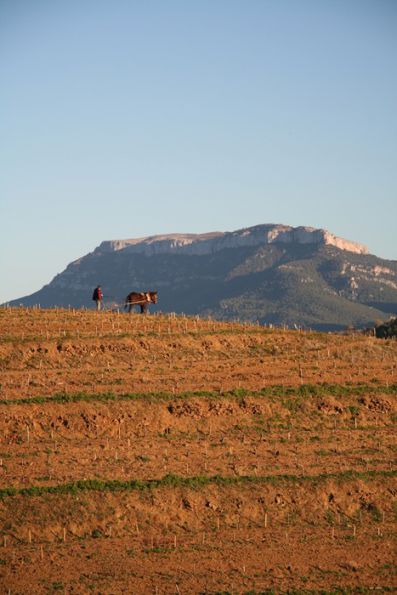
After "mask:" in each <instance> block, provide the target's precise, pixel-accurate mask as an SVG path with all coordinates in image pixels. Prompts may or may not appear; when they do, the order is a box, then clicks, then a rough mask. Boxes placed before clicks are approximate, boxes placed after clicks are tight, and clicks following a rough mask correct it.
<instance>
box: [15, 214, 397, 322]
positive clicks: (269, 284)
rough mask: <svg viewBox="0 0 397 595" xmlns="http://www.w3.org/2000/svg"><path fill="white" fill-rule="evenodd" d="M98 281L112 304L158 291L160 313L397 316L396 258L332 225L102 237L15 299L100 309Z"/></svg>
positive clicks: (285, 318) (287, 318)
mask: <svg viewBox="0 0 397 595" xmlns="http://www.w3.org/2000/svg"><path fill="white" fill-rule="evenodd" d="M259 240H261V241H259ZM342 246H344V248H342ZM348 248H349V249H348ZM98 283H99V284H101V285H102V288H103V291H104V296H105V305H106V306H107V307H110V308H112V307H120V306H122V303H123V301H124V299H125V296H126V295H127V294H128V293H129V292H130V291H146V290H157V291H158V292H159V303H158V306H157V310H161V311H163V312H176V313H181V312H183V313H185V314H199V315H202V316H211V317H213V318H217V319H221V320H228V319H236V318H239V319H241V320H258V321H259V322H260V323H263V324H264V323H272V324H288V325H289V324H291V325H293V324H298V325H302V326H308V327H311V328H318V329H326V330H332V329H341V328H344V327H346V326H348V325H354V326H363V325H369V324H372V323H373V322H374V321H375V320H383V319H385V318H386V317H388V316H391V315H392V314H395V313H397V262H396V261H392V260H385V259H381V258H378V257H377V256H374V255H371V254H368V251H367V248H366V247H365V246H363V245H362V244H358V243H356V242H351V241H349V240H343V239H342V238H338V237H337V236H334V235H333V234H331V233H330V232H327V231H326V230H317V229H315V228H307V227H301V228H292V227H290V226H282V225H258V226H255V227H251V228H246V229H242V230H237V231H236V232H225V233H224V232H210V233H208V234H166V235H161V236H149V237H147V238H136V239H133V240H117V241H113V242H102V243H101V244H100V245H99V246H98V247H97V248H95V249H94V251H93V252H90V253H89V254H86V255H85V256H83V257H81V258H79V259H78V260H75V261H74V262H72V263H70V264H69V265H68V266H67V267H66V269H65V270H64V271H63V272H62V273H60V274H58V275H56V276H55V277H54V279H53V280H52V281H51V282H50V283H49V284H48V285H45V286H44V287H43V288H42V289H41V290H40V291H38V292H35V293H34V294H32V295H30V296H26V297H24V298H21V299H19V300H14V301H13V302H11V305H18V304H23V305H27V306H29V305H34V304H40V305H41V306H42V307H52V306H66V307H67V306H68V305H70V306H72V307H82V306H84V307H91V306H92V302H91V295H92V289H93V287H95V286H96V285H97V284H98ZM153 309H154V308H153Z"/></svg>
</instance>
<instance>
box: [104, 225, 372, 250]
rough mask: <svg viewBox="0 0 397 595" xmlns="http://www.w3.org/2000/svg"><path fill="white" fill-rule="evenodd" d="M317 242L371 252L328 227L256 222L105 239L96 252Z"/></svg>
mask: <svg viewBox="0 0 397 595" xmlns="http://www.w3.org/2000/svg"><path fill="white" fill-rule="evenodd" d="M277 243H282V244H314V245H318V246H320V245H324V246H325V245H328V246H335V247H337V248H339V249H340V250H347V251H349V252H354V253H356V254H368V249H367V247H366V246H364V245H363V244H358V243H357V242H352V241H350V240H344V239H343V238H339V237H337V236H335V235H333V234H332V233H330V232H329V231H327V230H325V229H315V228H313V227H291V226H288V225H272V224H268V225H256V226H255V227H248V228H245V229H239V230H237V231H233V232H213V233H206V234H178V233H177V234H169V235H156V236H148V237H144V238H135V239H130V240H110V241H105V242H102V243H101V244H100V246H98V248H96V250H95V253H97V254H100V253H105V252H114V251H118V250H125V251H128V252H131V253H135V254H145V255H152V254H190V255H204V254H212V253H215V252H219V251H220V250H224V249H225V248H241V247H245V246H261V245H262V244H263V245H267V244H277Z"/></svg>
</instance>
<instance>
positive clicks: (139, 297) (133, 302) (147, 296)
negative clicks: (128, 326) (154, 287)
mask: <svg viewBox="0 0 397 595" xmlns="http://www.w3.org/2000/svg"><path fill="white" fill-rule="evenodd" d="M149 304H157V291H131V293H129V294H128V295H127V297H126V298H125V306H124V307H125V308H126V309H127V308H128V312H131V310H132V308H133V306H140V308H141V314H146V313H147V311H148V306H149Z"/></svg>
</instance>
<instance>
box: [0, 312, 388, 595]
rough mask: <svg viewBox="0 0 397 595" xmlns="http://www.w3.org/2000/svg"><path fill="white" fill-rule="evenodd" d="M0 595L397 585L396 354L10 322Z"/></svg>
mask: <svg viewBox="0 0 397 595" xmlns="http://www.w3.org/2000/svg"><path fill="white" fill-rule="evenodd" d="M0 373H1V378H0V593H3V592H4V593H10V594H12V595H15V594H17V593H27V594H31V593H35V594H36V593H38V594H40V593H57V592H59V593H76V594H77V593H78V594H83V593H102V594H106V595H108V594H119V593H134V594H135V593H136V594H141V593H153V594H156V593H158V594H163V593H164V594H168V593H172V594H173V593H184V594H186V593H212V594H215V593H234V594H237V593H257V594H258V593H263V592H271V591H272V592H275V593H280V592H287V591H290V592H291V591H294V592H302V593H303V592H319V591H323V592H369V591H372V590H376V591H377V592H382V591H391V590H395V589H396V587H397V565H396V556H395V551H396V531H395V529H396V520H397V482H396V470H395V459H396V457H395V455H396V451H397V446H396V438H395V436H396V434H395V426H396V420H397V399H396V396H397V342H396V341H382V340H377V339H375V338H372V337H363V336H342V335H331V334H329V335H328V334H322V333H314V332H299V331H284V330H281V329H277V330H271V329H265V328H261V327H258V326H256V325H247V324H237V323H236V324H230V323H229V324H227V323H218V322H214V321H210V320H199V319H196V318H187V317H182V316H181V317H176V316H164V315H155V316H154V315H151V316H140V315H137V314H133V315H126V314H123V313H117V312H114V313H111V312H100V313H97V312H83V311H73V310H70V311H69V310H38V309H37V310H31V309H29V310H27V309H1V310H0Z"/></svg>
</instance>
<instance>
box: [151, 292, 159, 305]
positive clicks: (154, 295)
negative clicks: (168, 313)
mask: <svg viewBox="0 0 397 595" xmlns="http://www.w3.org/2000/svg"><path fill="white" fill-rule="evenodd" d="M149 293H150V301H151V302H152V304H157V291H150V292H149Z"/></svg>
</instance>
